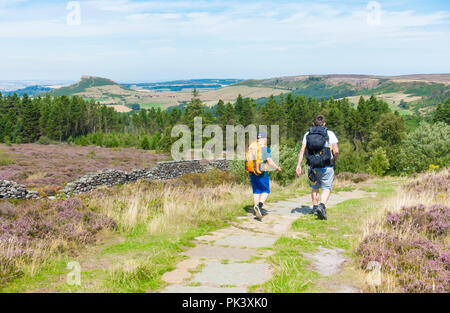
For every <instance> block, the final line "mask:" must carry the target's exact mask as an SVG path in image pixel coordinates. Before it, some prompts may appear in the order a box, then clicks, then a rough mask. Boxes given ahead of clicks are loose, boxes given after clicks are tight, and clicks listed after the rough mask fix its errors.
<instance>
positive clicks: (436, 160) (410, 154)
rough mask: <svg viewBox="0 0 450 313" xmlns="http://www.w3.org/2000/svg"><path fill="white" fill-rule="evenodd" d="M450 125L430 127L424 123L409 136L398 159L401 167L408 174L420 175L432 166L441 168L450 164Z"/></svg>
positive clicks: (441, 124)
mask: <svg viewBox="0 0 450 313" xmlns="http://www.w3.org/2000/svg"><path fill="white" fill-rule="evenodd" d="M448 134H450V125H447V124H445V123H436V124H434V125H430V124H428V123H425V122H422V123H421V124H420V125H419V127H418V128H417V129H416V130H415V131H414V132H413V133H410V134H409V135H408V138H407V139H406V141H405V143H404V145H403V147H402V150H401V152H400V155H399V156H398V158H397V162H398V163H399V165H398V166H399V167H400V168H401V170H402V171H405V172H407V173H418V172H424V171H426V170H428V168H429V166H430V164H435V165H439V166H440V167H441V168H444V167H447V166H448V165H449V164H450V148H449V147H450V136H449V135H448Z"/></svg>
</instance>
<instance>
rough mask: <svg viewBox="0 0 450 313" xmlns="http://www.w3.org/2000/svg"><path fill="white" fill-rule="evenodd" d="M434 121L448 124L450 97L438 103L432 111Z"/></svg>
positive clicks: (449, 122)
mask: <svg viewBox="0 0 450 313" xmlns="http://www.w3.org/2000/svg"><path fill="white" fill-rule="evenodd" d="M433 119H434V122H435V123H437V122H444V123H447V124H450V97H449V98H447V100H446V101H445V102H444V103H439V104H438V106H437V108H436V112H435V113H434V118H433Z"/></svg>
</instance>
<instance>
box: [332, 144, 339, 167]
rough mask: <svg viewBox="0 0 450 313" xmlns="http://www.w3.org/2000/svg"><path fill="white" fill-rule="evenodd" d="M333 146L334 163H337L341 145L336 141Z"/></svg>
mask: <svg viewBox="0 0 450 313" xmlns="http://www.w3.org/2000/svg"><path fill="white" fill-rule="evenodd" d="M331 148H332V149H333V155H334V163H336V161H337V159H338V155H339V147H338V144H337V143H334V144H332V145H331Z"/></svg>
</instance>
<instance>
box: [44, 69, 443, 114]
mask: <svg viewBox="0 0 450 313" xmlns="http://www.w3.org/2000/svg"><path fill="white" fill-rule="evenodd" d="M194 87H196V88H197V89H198V91H199V92H200V99H201V100H202V101H203V102H204V103H205V104H206V105H208V106H214V105H215V104H217V102H218V101H219V100H220V99H222V100H224V101H225V102H228V101H230V102H234V101H235V100H236V98H237V97H238V95H239V94H241V95H242V96H243V97H244V98H245V97H249V98H253V99H255V100H257V103H264V102H265V101H266V99H267V98H268V97H269V96H270V95H274V96H277V97H279V95H280V94H282V93H284V94H287V93H293V94H294V95H302V96H306V97H313V98H322V97H323V98H326V99H328V98H330V97H333V98H334V99H340V98H344V97H345V98H348V99H349V101H350V102H351V103H354V104H355V105H356V104H357V103H358V101H359V98H360V97H361V96H363V97H366V98H367V97H369V96H370V95H372V94H375V95H376V96H377V97H379V98H383V99H384V100H385V101H386V102H388V103H389V104H390V106H391V108H392V109H394V110H397V111H399V112H400V113H401V114H406V115H410V114H412V113H416V114H427V113H430V112H432V110H433V109H434V106H435V105H436V104H438V103H440V102H444V101H445V99H446V98H447V97H450V74H429V75H425V74H417V75H403V76H374V75H339V74H334V75H300V76H287V77H276V78H268V79H261V80H244V81H239V80H237V79H234V80H233V79H197V80H178V81H171V82H161V83H136V84H131V83H127V84H118V83H116V82H114V81H112V80H110V79H107V78H101V77H94V76H83V77H82V78H81V80H80V82H78V83H76V84H73V85H70V86H65V87H62V88H58V89H53V90H51V91H50V92H49V93H50V94H51V95H53V96H61V95H67V96H73V95H77V96H81V97H83V98H87V99H95V100H96V101H98V102H99V103H101V104H106V105H111V106H114V108H115V109H116V110H120V111H122V112H126V111H128V110H131V109H135V110H138V109H140V108H145V109H149V108H162V109H165V108H168V107H171V106H178V105H180V104H185V103H187V102H189V101H190V99H191V98H192V93H191V91H192V89H193V88H194ZM44 91H45V92H48V90H44Z"/></svg>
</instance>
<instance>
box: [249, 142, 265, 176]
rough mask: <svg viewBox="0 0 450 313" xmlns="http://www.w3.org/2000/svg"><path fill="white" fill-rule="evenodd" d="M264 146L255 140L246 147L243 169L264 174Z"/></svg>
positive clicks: (256, 173)
mask: <svg viewBox="0 0 450 313" xmlns="http://www.w3.org/2000/svg"><path fill="white" fill-rule="evenodd" d="M264 147H265V146H263V145H261V144H260V143H259V142H258V141H255V142H254V143H252V144H251V145H250V147H248V151H247V154H246V155H245V169H246V170H247V172H249V173H251V174H255V175H261V174H264V172H266V171H267V164H266V162H264V160H263V156H262V149H263V148H264Z"/></svg>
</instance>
